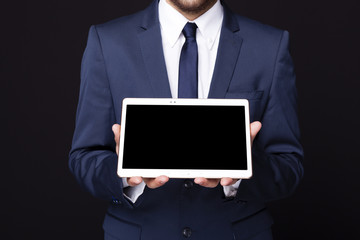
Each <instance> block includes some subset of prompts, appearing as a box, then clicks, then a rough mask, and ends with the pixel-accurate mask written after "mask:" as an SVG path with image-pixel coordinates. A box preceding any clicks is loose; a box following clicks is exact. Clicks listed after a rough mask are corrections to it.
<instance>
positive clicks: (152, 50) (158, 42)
mask: <svg viewBox="0 0 360 240" xmlns="http://www.w3.org/2000/svg"><path fill="white" fill-rule="evenodd" d="M140 27H141V30H140V32H139V34H138V38H139V42H140V46H141V51H142V55H143V60H144V64H145V67H146V70H147V73H148V77H149V79H150V83H151V86H152V90H153V92H154V97H162V98H171V91H170V85H169V80H168V76H167V71H166V65H165V59H164V54H163V47H162V39H161V31H160V23H159V18H158V1H154V2H153V3H152V4H151V5H150V6H149V7H148V8H147V9H146V10H145V11H144V18H143V22H142V24H141V26H140Z"/></svg>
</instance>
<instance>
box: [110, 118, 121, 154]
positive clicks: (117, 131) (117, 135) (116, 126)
mask: <svg viewBox="0 0 360 240" xmlns="http://www.w3.org/2000/svg"><path fill="white" fill-rule="evenodd" d="M120 129H121V126H120V125H119V124H114V125H113V126H112V131H113V133H114V140H115V143H116V153H117V154H119V141H120Z"/></svg>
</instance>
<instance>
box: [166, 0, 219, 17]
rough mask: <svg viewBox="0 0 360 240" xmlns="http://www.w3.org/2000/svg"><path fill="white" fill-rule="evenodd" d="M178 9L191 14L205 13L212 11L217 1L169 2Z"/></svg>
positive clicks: (171, 0)
mask: <svg viewBox="0 0 360 240" xmlns="http://www.w3.org/2000/svg"><path fill="white" fill-rule="evenodd" d="M168 1H170V2H171V3H173V4H174V5H175V6H176V7H177V8H178V9H180V10H181V11H183V12H185V13H189V14H198V13H203V12H205V11H206V10H208V9H210V8H211V7H212V6H213V5H214V4H215V2H216V1H217V0H168Z"/></svg>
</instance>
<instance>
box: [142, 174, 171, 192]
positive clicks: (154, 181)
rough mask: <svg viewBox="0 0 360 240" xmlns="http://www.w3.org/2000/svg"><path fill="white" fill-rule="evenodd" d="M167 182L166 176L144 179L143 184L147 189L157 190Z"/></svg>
mask: <svg viewBox="0 0 360 240" xmlns="http://www.w3.org/2000/svg"><path fill="white" fill-rule="evenodd" d="M168 181H169V178H168V177H167V176H159V177H157V178H144V182H145V183H146V185H147V186H148V188H152V189H154V188H158V187H161V186H163V185H164V184H165V183H167V182H168Z"/></svg>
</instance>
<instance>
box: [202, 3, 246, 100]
mask: <svg viewBox="0 0 360 240" xmlns="http://www.w3.org/2000/svg"><path fill="white" fill-rule="evenodd" d="M223 6H224V20H223V25H222V29H221V35H220V42H219V47H218V53H217V57H216V63H215V69H214V74H213V77H212V81H211V86H210V91H209V98H225V95H226V92H227V89H228V87H229V84H230V82H231V79H232V76H233V73H234V70H235V67H236V62H237V59H238V57H239V54H240V49H241V44H242V38H241V37H240V35H239V30H240V28H239V25H238V23H237V21H236V19H234V16H233V13H232V12H231V11H230V10H229V9H228V8H227V6H226V5H225V4H223Z"/></svg>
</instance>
